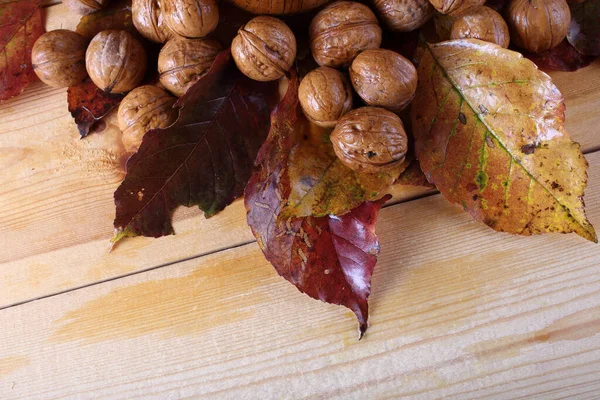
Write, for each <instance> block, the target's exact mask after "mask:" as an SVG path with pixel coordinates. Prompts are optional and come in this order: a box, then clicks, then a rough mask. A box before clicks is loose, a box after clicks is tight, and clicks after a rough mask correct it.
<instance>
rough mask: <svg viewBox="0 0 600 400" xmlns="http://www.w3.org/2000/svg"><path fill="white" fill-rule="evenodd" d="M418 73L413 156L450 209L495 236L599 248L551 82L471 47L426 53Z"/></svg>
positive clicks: (464, 43)
mask: <svg viewBox="0 0 600 400" xmlns="http://www.w3.org/2000/svg"><path fill="white" fill-rule="evenodd" d="M418 74H419V86H418V89H417V95H416V97H415V100H414V101H413V104H412V121H413V134H414V136H415V140H416V143H415V148H416V154H417V157H418V158H419V161H420V162H421V167H422V168H423V171H424V172H425V175H426V176H427V178H428V180H429V181H430V182H432V183H434V184H435V185H436V187H437V188H438V190H439V191H440V192H441V193H442V194H443V195H444V196H445V197H446V198H447V199H448V200H450V201H451V202H453V203H458V204H460V205H462V206H463V208H464V209H465V210H466V211H468V212H469V213H470V214H471V215H472V216H473V217H474V218H475V219H477V220H479V221H483V222H484V223H486V224H487V225H489V226H490V227H492V228H493V229H495V230H498V231H503V232H511V233H518V234H522V235H530V234H537V233H544V232H562V233H567V232H575V233H577V234H579V235H580V236H582V237H584V238H586V239H588V240H591V241H594V242H595V241H597V237H596V233H595V231H594V228H593V227H592V225H591V224H590V223H589V221H588V220H587V217H586V216H585V211H584V205H583V200H582V197H583V192H584V189H585V187H586V185H587V173H586V169H587V162H586V161H585V158H584V156H583V154H582V153H581V151H580V149H579V144H577V143H574V142H573V141H572V140H571V139H570V138H569V135H568V134H567V132H566V131H565V128H564V117H565V115H564V110H565V105H564V103H563V98H562V95H561V94H560V92H559V91H558V89H557V88H556V87H555V86H554V85H553V84H552V81H551V80H550V77H548V75H546V74H544V73H542V72H540V71H539V70H538V69H537V68H536V67H535V65H534V64H533V63H532V62H530V61H529V60H527V59H525V58H523V57H522V56H521V55H520V54H519V53H516V52H514V51H510V50H505V49H503V48H501V47H499V46H497V45H495V44H491V43H486V42H482V41H479V40H474V39H466V40H454V41H448V42H443V43H439V44H436V45H427V51H426V52H425V54H424V57H423V59H422V60H421V64H420V66H419V69H418Z"/></svg>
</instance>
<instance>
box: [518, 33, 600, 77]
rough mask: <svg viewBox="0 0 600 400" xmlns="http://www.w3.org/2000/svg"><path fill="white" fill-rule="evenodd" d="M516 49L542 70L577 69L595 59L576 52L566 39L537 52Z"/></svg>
mask: <svg viewBox="0 0 600 400" xmlns="http://www.w3.org/2000/svg"><path fill="white" fill-rule="evenodd" d="M518 51H519V52H521V53H522V54H523V55H524V56H525V57H527V58H529V59H530V60H531V61H533V62H534V63H535V64H536V65H537V66H538V67H540V68H541V69H543V70H555V71H577V70H578V69H580V68H584V67H587V66H588V65H590V64H591V63H592V61H594V60H595V59H596V57H593V56H585V55H583V54H581V53H580V52H578V51H577V50H576V49H575V48H574V47H573V46H571V44H570V43H569V42H568V41H567V39H565V40H563V41H562V42H560V44H559V45H558V46H556V47H555V48H553V49H550V50H547V51H544V52H543V53H539V54H535V53H530V52H528V51H526V50H523V49H518Z"/></svg>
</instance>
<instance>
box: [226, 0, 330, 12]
mask: <svg viewBox="0 0 600 400" xmlns="http://www.w3.org/2000/svg"><path fill="white" fill-rule="evenodd" d="M229 1H230V2H231V3H233V4H235V5H236V6H238V7H239V8H241V9H243V10H246V11H250V12H251V13H253V14H272V15H285V14H296V13H301V12H306V11H310V10H312V9H314V8H317V7H319V6H322V5H323V4H325V3H327V2H329V1H331V0H269V1H265V0H229Z"/></svg>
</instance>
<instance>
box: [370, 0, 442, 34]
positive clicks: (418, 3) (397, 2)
mask: <svg viewBox="0 0 600 400" xmlns="http://www.w3.org/2000/svg"><path fill="white" fill-rule="evenodd" d="M373 7H374V8H375V11H376V12H377V15H379V19H380V20H381V21H382V22H383V24H384V25H385V26H386V27H387V28H388V29H390V30H392V31H395V32H410V31H414V30H415V29H418V28H420V27H421V26H423V25H424V24H425V23H426V22H427V21H429V20H430V19H431V17H433V13H434V8H433V6H432V5H431V3H430V2H429V0H374V1H373Z"/></svg>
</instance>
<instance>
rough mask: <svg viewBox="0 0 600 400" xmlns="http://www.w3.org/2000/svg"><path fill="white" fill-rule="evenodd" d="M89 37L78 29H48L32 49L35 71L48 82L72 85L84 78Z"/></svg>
mask: <svg viewBox="0 0 600 400" xmlns="http://www.w3.org/2000/svg"><path fill="white" fill-rule="evenodd" d="M86 47H87V40H86V39H85V38H84V37H83V36H81V35H80V34H78V33H75V32H72V31H68V30H65V29H58V30H55V31H50V32H47V33H44V34H43V35H42V36H40V37H39V38H38V40H36V42H35V44H34V45H33V49H32V50H31V64H32V65H33V71H34V72H35V74H36V75H37V76H38V78H40V80H41V81H42V82H44V83H45V84H46V85H50V86H53V87H68V86H71V85H76V84H78V83H79V82H81V81H83V80H84V79H85V77H86V76H87V71H86V70H85V49H86Z"/></svg>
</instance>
